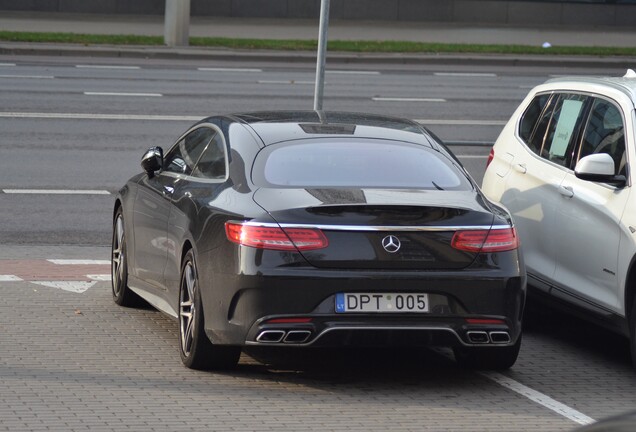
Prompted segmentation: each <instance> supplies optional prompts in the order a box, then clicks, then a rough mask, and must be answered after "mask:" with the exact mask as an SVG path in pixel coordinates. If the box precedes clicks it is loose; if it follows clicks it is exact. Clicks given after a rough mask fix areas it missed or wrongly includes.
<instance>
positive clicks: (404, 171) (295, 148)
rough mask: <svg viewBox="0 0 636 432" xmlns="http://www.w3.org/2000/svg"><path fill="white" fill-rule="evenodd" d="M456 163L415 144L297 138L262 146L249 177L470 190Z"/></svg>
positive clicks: (277, 182)
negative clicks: (298, 139) (299, 139)
mask: <svg viewBox="0 0 636 432" xmlns="http://www.w3.org/2000/svg"><path fill="white" fill-rule="evenodd" d="M454 163H455V162H454V161H451V160H449V159H448V158H446V157H445V156H444V155H443V154H440V153H439V152H437V151H436V150H433V149H431V148H428V147H425V146H422V145H417V144H408V143H402V142H391V141H370V140H334V141H323V140H320V141H302V142H299V141H296V142H289V143H283V144H276V145H272V146H269V147H266V148H265V149H263V150H262V151H261V152H260V153H259V155H258V156H257V158H256V161H255V163H254V171H253V174H252V175H253V180H254V182H255V183H256V184H260V185H263V186H278V187H290V188H298V187H300V188H321V187H355V188H387V189H394V188H397V189H405V188H406V189H438V190H458V189H470V188H471V186H470V183H469V182H468V180H467V179H466V177H465V176H464V175H463V174H462V172H461V171H460V170H459V169H458V167H457V166H455V165H454Z"/></svg>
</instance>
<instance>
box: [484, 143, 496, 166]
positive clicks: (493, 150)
mask: <svg viewBox="0 0 636 432" xmlns="http://www.w3.org/2000/svg"><path fill="white" fill-rule="evenodd" d="M494 158H495V149H494V147H493V148H491V149H490V153H489V154H488V160H487V161H486V168H488V165H490V162H492V160H493V159H494Z"/></svg>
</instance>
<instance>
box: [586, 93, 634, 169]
mask: <svg viewBox="0 0 636 432" xmlns="http://www.w3.org/2000/svg"><path fill="white" fill-rule="evenodd" d="M593 153H607V154H608V155H610V156H611V157H612V159H614V173H615V174H621V175H624V174H625V170H626V162H627V161H626V157H625V131H624V127H623V116H622V115H621V111H620V109H619V108H618V107H617V106H616V105H614V104H613V103H611V102H609V101H607V100H605V99H595V100H594V104H593V105H592V109H591V111H590V115H589V117H588V120H587V123H586V125H585V129H584V131H583V139H582V140H581V149H580V150H579V155H578V159H581V158H582V157H585V156H587V155H590V154H593Z"/></svg>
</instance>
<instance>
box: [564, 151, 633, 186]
mask: <svg viewBox="0 0 636 432" xmlns="http://www.w3.org/2000/svg"><path fill="white" fill-rule="evenodd" d="M614 170H615V166H614V159H612V157H611V156H610V155H608V154H607V153H596V154H591V155H588V156H585V157H584V158H582V159H581V160H580V161H579V162H578V163H577V164H576V167H575V168H574V175H575V176H576V177H577V178H580V179H581V180H586V181H592V182H598V183H609V184H612V185H615V186H617V187H623V186H625V185H626V184H627V179H626V178H625V176H622V175H615V174H614Z"/></svg>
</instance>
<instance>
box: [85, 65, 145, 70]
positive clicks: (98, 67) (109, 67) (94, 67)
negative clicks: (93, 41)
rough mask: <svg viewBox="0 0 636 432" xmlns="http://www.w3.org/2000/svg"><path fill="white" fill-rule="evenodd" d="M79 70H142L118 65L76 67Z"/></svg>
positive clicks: (137, 67) (136, 67)
mask: <svg viewBox="0 0 636 432" xmlns="http://www.w3.org/2000/svg"><path fill="white" fill-rule="evenodd" d="M75 67H76V68H78V69H129V70H137V69H141V67H139V66H117V65H75Z"/></svg>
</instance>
